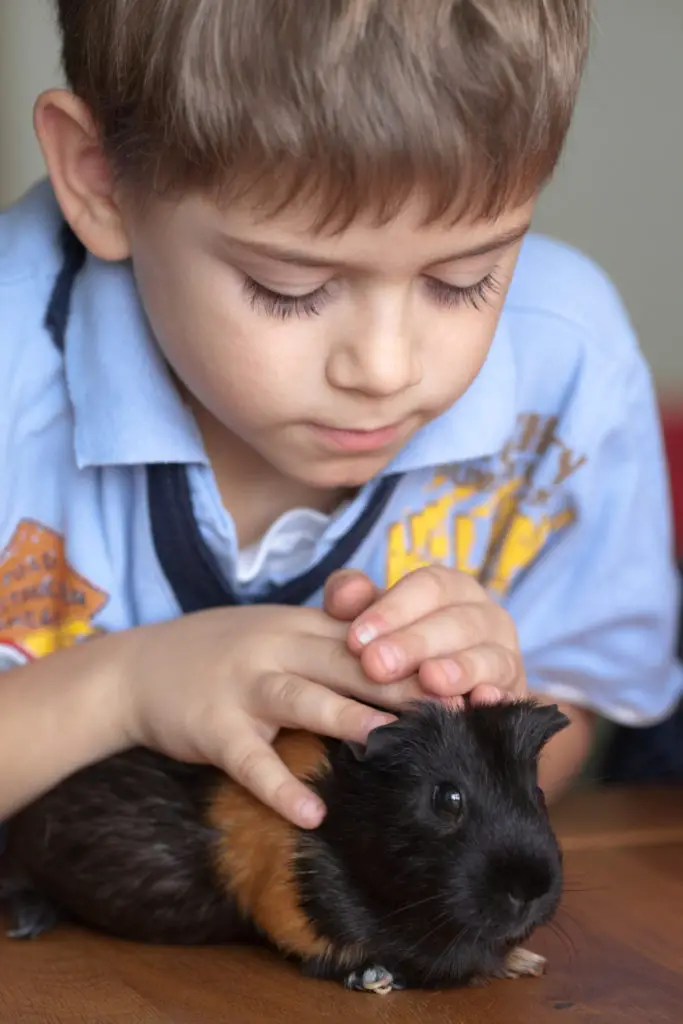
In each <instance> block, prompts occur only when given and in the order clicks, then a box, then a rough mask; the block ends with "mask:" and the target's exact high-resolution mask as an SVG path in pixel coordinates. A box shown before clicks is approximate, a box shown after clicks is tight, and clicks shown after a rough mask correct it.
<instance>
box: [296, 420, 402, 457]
mask: <svg viewBox="0 0 683 1024" xmlns="http://www.w3.org/2000/svg"><path fill="white" fill-rule="evenodd" d="M402 425H403V424H402V423H393V424H391V425H390V426H387V427H375V428H373V429H370V430H358V429H353V430H347V429H340V428H337V427H325V426H317V425H316V426H315V428H314V429H315V431H316V434H317V435H318V436H319V437H320V439H321V440H322V441H323V442H324V443H325V444H326V446H328V447H332V448H337V449H338V450H341V451H347V452H372V451H378V450H381V449H382V448H387V447H389V446H390V445H391V444H393V443H394V442H395V441H396V439H397V437H398V436H399V434H400V432H401V427H402Z"/></svg>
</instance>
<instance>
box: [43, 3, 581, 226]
mask: <svg viewBox="0 0 683 1024" xmlns="http://www.w3.org/2000/svg"><path fill="white" fill-rule="evenodd" d="M70 7H73V8H74V14H73V15H72V17H73V25H72V29H75V30H77V32H76V36H75V37H74V40H73V42H72V43H70V41H69V33H68V32H67V9H68V8H70ZM267 7H268V17H266V18H264V17H263V9H262V7H261V5H259V4H251V3H250V4H245V3H244V0H194V2H191V3H190V2H188V0H136V2H135V3H131V2H130V0H91V2H90V3H88V4H83V3H80V2H79V3H76V2H75V0H62V4H61V9H62V28H63V32H64V40H65V43H64V64H65V68H66V71H67V77H68V78H69V80H70V81H71V83H72V85H73V87H74V89H75V91H76V92H77V93H78V94H79V95H81V96H82V98H83V99H85V100H86V101H87V102H88V104H89V105H90V106H91V107H92V109H93V113H94V115H95V117H96V119H97V122H98V124H99V125H100V127H101V132H102V140H103V145H104V147H105V151H106V153H107V155H108V156H109V157H110V161H111V163H112V166H113V168H114V171H115V173H116V174H117V176H118V177H119V178H120V179H121V181H122V182H124V183H125V184H126V185H130V186H131V188H132V190H133V192H134V194H136V195H138V196H139V197H140V198H142V199H143V200H144V197H145V196H146V195H147V196H149V195H154V194H156V195H166V196H168V195H182V194H183V193H185V192H187V191H188V190H201V191H207V192H210V193H212V194H214V195H215V196H216V197H217V199H218V201H219V202H221V203H222V202H230V201H233V200H235V199H236V198H245V197H247V196H249V198H250V199H251V200H252V201H255V202H256V203H257V204H258V206H259V207H260V208H261V209H262V210H263V213H264V215H265V216H267V215H272V214H275V213H277V212H279V211H281V210H282V209H283V208H285V207H286V206H288V205H290V204H293V203H295V204H298V205H302V204H310V206H311V213H312V220H313V221H314V226H315V227H317V228H318V229H320V230H322V229H324V228H330V227H333V228H337V227H343V226H344V225H345V224H348V223H349V222H350V221H351V220H353V219H354V218H356V217H358V216H359V215H361V214H365V215H368V214H369V215H370V216H372V217H373V218H374V219H376V220H377V221H378V222H385V221H387V220H389V219H391V218H392V217H393V216H395V214H396V213H397V212H398V211H399V210H400V209H401V208H402V207H403V206H404V205H405V203H406V202H407V201H408V200H409V199H411V198H412V197H414V196H415V194H416V193H419V194H420V195H421V196H423V197H424V211H425V212H424V216H425V220H426V221H434V220H438V219H443V218H452V219H454V220H458V219H461V218H471V219H473V220H474V219H481V218H490V219H492V218H495V217H496V216H497V215H498V214H500V213H501V212H502V211H503V210H505V209H507V208H510V207H511V206H517V205H522V204H523V203H525V202H526V201H527V200H529V199H531V197H532V196H533V195H534V194H535V193H536V192H537V191H538V190H539V189H540V188H541V187H542V186H543V185H544V184H545V182H546V181H547V180H548V178H549V177H550V176H551V174H552V172H553V170H554V168H555V165H556V163H557V161H558V159H559V156H560V153H561V151H562V147H563V144H564V140H565V137H566V133H567V130H568V127H569V123H570V118H571V114H572V111H573V107H574V102H575V99H576V93H577V89H578V86H579V81H580V76H581V71H582V67H583V63H584V59H585V54H586V48H587V40H588V22H589V14H588V0H553V3H549V2H548V0H519V2H517V3H515V4H510V3H508V2H507V0H316V2H315V4H313V3H311V0H270V2H269V4H268V5H267ZM97 11H99V20H96V12H97ZM76 15H78V17H76ZM79 19H80V24H79V23H78V22H79ZM71 35H73V32H72V33H71ZM107 40H109V41H111V40H113V41H114V46H113V51H114V52H113V54H111V53H110V52H109V50H108V49H107V46H106V45H104V43H106V41H107ZM103 41H104V42H103ZM84 44H85V48H86V50H88V49H89V51H90V59H89V60H88V61H86V62H84V61H83V59H82V51H83V46H84ZM97 47H100V48H101V50H100V52H99V53H94V52H92V51H94V50H96V49H97ZM95 58H97V59H95ZM103 97H106V98H107V99H106V101H104V100H103V99H102V98H103Z"/></svg>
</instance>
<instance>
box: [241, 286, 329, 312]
mask: <svg viewBox="0 0 683 1024" xmlns="http://www.w3.org/2000/svg"><path fill="white" fill-rule="evenodd" d="M244 290H245V293H246V295H247V298H248V300H249V303H250V305H251V307H252V309H257V308H260V309H262V310H263V312H264V313H266V314H267V316H274V317H276V318H277V319H279V320H286V319H287V318H288V317H290V316H318V314H319V313H320V312H321V310H322V307H323V306H324V305H325V302H326V300H327V298H328V297H329V295H328V289H327V285H323V286H322V287H321V288H316V289H315V290H314V291H312V292H308V294H306V295H284V294H282V292H275V291H273V290H272V289H271V288H266V287H265V285H262V284H259V282H258V281H255V280H254V279H253V277H246V278H245V280H244Z"/></svg>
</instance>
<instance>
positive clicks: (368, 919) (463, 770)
mask: <svg viewBox="0 0 683 1024" xmlns="http://www.w3.org/2000/svg"><path fill="white" fill-rule="evenodd" d="M567 724H568V721H567V719H566V718H565V716H564V715H562V714H561V713H560V712H559V711H558V710H557V709H556V708H554V707H534V706H532V705H531V704H530V703H518V704H516V705H508V706H505V705H498V706H495V707H479V708H471V709H469V710H467V711H466V712H464V713H462V714H453V713H449V712H448V711H446V710H445V709H444V708H443V707H441V706H440V705H436V704H423V705H421V706H420V707H419V708H417V709H415V710H412V711H410V712H408V713H407V714H405V715H404V716H403V717H402V719H401V720H400V722H399V723H398V724H396V725H392V726H388V727H385V728H384V729H382V730H378V732H377V733H376V734H375V735H374V736H373V737H371V740H370V742H369V744H368V749H367V755H366V757H365V758H363V757H359V753H358V751H357V750H356V751H352V750H348V749H347V748H345V747H344V746H343V745H341V744H337V745H336V750H334V752H333V753H332V762H333V765H334V771H333V772H332V773H331V775H329V776H327V777H325V778H324V779H322V780H321V781H320V782H318V783H317V789H318V790H319V792H320V795H321V796H322V797H323V799H324V800H325V801H326V803H327V804H328V807H329V813H328V816H327V818H326V820H325V822H324V823H323V825H322V826H321V828H320V829H318V830H317V832H315V833H313V834H310V835H306V836H302V839H301V852H302V854H303V856H302V857H301V858H300V859H299V862H298V863H299V871H300V878H299V885H300V890H301V893H302V903H303V906H304V909H305V911H306V914H307V916H308V917H309V918H310V919H311V920H313V921H315V922H316V925H317V927H318V929H319V931H320V932H321V933H322V934H324V935H326V936H328V937H330V938H332V939H333V940H334V941H336V942H337V943H339V944H342V945H349V944H353V943H362V944H363V946H364V948H365V950H366V952H367V957H366V958H365V959H366V961H367V962H368V963H378V964H381V965H382V966H383V967H385V968H387V969H388V970H389V971H391V972H392V973H394V974H398V975H400V976H401V977H402V979H404V980H405V982H406V983H407V984H408V985H409V986H420V987H427V986H430V985H433V986H439V987H441V986H443V985H447V984H454V983H464V982H467V981H469V980H471V979H472V978H474V977H477V976H481V975H490V974H493V973H495V972H496V971H497V970H498V969H500V967H501V963H502V960H503V959H504V956H505V953H506V952H507V951H508V950H509V949H510V948H512V947H514V946H515V945H517V944H518V943H519V942H521V941H523V940H524V939H526V938H527V937H528V936H529V934H530V933H531V932H532V931H533V930H534V929H535V928H536V927H538V926H539V925H541V924H543V923H544V922H547V921H548V920H549V919H550V918H551V917H552V915H553V914H554V912H555V910H556V909H557V905H558V902H559V899H560V895H561V888H562V867H561V855H560V850H559V847H558V844H557V841H556V839H555V836H554V834H553V831H552V828H551V825H550V822H549V820H548V816H547V813H546V811H545V806H544V802H543V798H542V796H541V795H540V793H539V792H538V789H537V757H538V754H539V753H540V750H541V749H542V747H543V745H544V744H545V743H546V742H547V740H548V739H550V738H551V736H552V735H553V734H554V733H555V732H558V731H559V730H560V729H562V728H564V727H565V726H566V725H567ZM444 782H445V783H452V784H453V785H455V786H456V787H457V788H458V789H459V790H460V792H461V793H462V798H463V805H462V806H463V810H462V817H461V819H460V820H459V821H458V822H456V823H453V822H451V821H449V820H443V819H442V818H440V817H439V815H438V814H437V813H435V811H434V809H433V807H432V803H431V797H432V793H433V791H434V789H435V787H436V786H438V785H439V784H440V783H444ZM311 869H313V870H311ZM309 970H312V971H313V972H314V973H315V972H316V970H317V973H319V974H320V975H323V976H325V975H329V974H330V973H334V971H333V970H331V968H330V966H329V965H328V963H327V962H321V963H319V964H318V965H311V966H310V967H309Z"/></svg>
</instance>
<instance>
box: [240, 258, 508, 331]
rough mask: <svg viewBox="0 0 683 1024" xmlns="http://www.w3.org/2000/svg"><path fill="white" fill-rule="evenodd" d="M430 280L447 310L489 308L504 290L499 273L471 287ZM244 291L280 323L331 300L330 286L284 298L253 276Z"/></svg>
mask: <svg viewBox="0 0 683 1024" xmlns="http://www.w3.org/2000/svg"><path fill="white" fill-rule="evenodd" d="M426 280H427V287H428V288H429V290H430V292H431V293H432V298H434V299H435V301H436V302H437V304H438V305H439V306H445V307H446V308H447V309H456V308H458V307H460V306H470V308H472V309H476V310H481V308H482V306H485V305H487V303H488V302H489V301H490V300H491V298H492V297H493V296H494V295H497V294H498V292H499V291H500V285H499V282H498V278H497V276H496V271H495V270H492V271H491V273H490V274H487V275H486V277H483V278H482V279H481V281H477V283H476V284H472V285H469V286H468V287H467V288H458V287H456V285H452V284H445V283H444V282H443V281H437V280H436V278H427V279H426ZM244 291H245V293H246V296H247V299H248V301H249V304H250V305H251V307H252V309H260V310H262V311H263V312H264V313H265V314H266V316H271V317H275V319H277V320H288V319H289V318H290V317H293V316H296V317H302V316H319V315H320V313H321V312H322V310H323V307H324V305H325V303H326V302H327V301H328V299H329V297H330V294H329V290H328V288H327V285H323V287H322V288H316V290H315V291H313V292H309V293H308V295H282V294H281V293H280V292H274V291H272V289H270V288H266V287H265V286H264V285H262V284H259V282H258V281H255V280H254V279H253V278H252V277H246V278H245V280H244Z"/></svg>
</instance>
